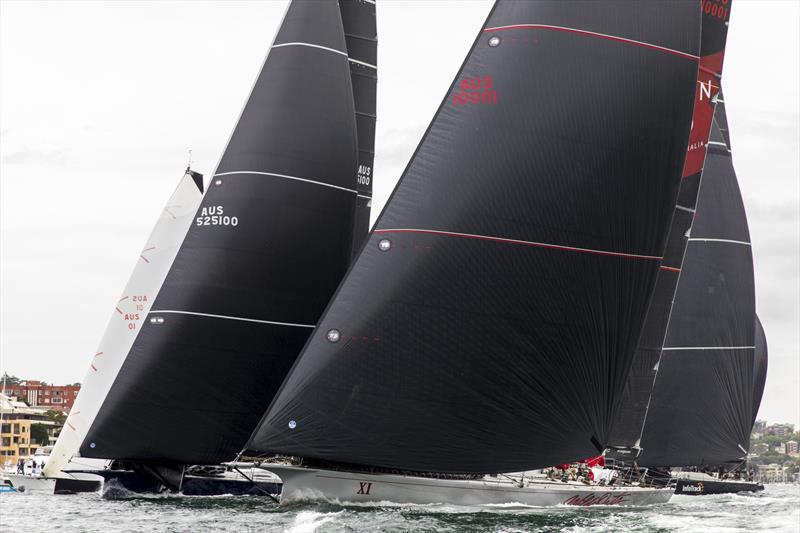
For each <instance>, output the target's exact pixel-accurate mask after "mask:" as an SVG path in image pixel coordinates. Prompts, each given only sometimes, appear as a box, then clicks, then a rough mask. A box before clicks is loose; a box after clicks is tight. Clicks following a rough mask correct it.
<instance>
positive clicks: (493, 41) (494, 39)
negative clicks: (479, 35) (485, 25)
mask: <svg viewBox="0 0 800 533" xmlns="http://www.w3.org/2000/svg"><path fill="white" fill-rule="evenodd" d="M500 40H501V39H500V37H499V36H497V35H492V36H491V37H490V38H489V46H491V47H492V48H497V47H498V46H500Z"/></svg>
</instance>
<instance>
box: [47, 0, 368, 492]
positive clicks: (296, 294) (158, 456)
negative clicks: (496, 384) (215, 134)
mask: <svg viewBox="0 0 800 533" xmlns="http://www.w3.org/2000/svg"><path fill="white" fill-rule="evenodd" d="M376 48H377V41H376V26H375V2H374V1H362V0H340V1H338V2H336V1H333V0H330V1H326V2H316V1H310V0H293V1H292V2H290V3H289V5H288V7H287V11H286V13H285V15H284V19H283V21H282V23H281V25H280V28H279V30H278V32H277V35H276V36H275V39H274V42H273V43H272V45H271V46H270V48H269V52H268V54H267V57H266V59H265V62H264V64H263V66H262V68H261V70H260V72H259V74H258V77H257V79H256V82H255V85H254V86H253V89H252V91H251V93H250V96H249V98H248V100H247V102H246V104H245V106H244V109H243V110H242V113H241V115H240V117H239V119H238V122H237V123H236V126H235V128H234V130H233V133H232V134H231V137H230V140H229V142H228V144H227V147H226V149H225V151H224V153H223V156H222V158H221V160H220V162H219V164H218V166H217V168H216V170H215V172H214V174H213V176H212V177H211V180H210V182H209V183H207V184H204V182H203V179H202V176H200V175H199V174H197V173H196V172H194V171H191V170H188V171H187V173H186V175H185V176H184V177H183V179H182V180H181V182H180V183H179V185H178V188H177V190H176V191H175V193H174V194H173V196H172V197H171V198H170V200H169V202H168V203H167V206H166V207H165V208H164V211H163V213H162V215H161V217H160V219H159V221H158V223H157V224H156V227H155V229H154V230H153V234H152V235H151V236H150V239H149V240H148V242H147V244H146V245H145V247H144V248H143V250H142V251H141V253H140V255H139V258H138V262H137V266H136V268H135V269H134V272H133V275H132V276H131V279H130V281H129V282H128V285H127V286H126V289H125V291H124V292H123V294H122V295H121V297H120V299H119V301H118V302H116V304H115V309H114V312H113V313H112V318H111V320H110V322H109V324H108V327H107V330H106V333H105V335H104V336H103V339H102V340H101V342H100V346H99V348H98V350H97V353H96V354H95V356H94V357H93V358H92V361H91V365H90V368H89V371H88V373H87V376H86V378H85V381H84V386H83V388H82V389H81V392H80V394H79V396H78V398H77V400H76V403H75V407H74V408H73V410H72V412H71V413H70V415H69V418H68V419H67V425H66V427H65V430H64V431H63V432H62V434H61V436H60V437H59V440H58V442H57V443H56V447H55V450H54V452H53V456H52V458H51V460H50V461H49V462H48V464H47V467H46V468H45V472H46V473H47V475H55V474H56V473H57V472H59V471H61V470H62V469H64V468H65V467H66V465H67V462H68V461H69V460H70V458H71V457H74V456H78V455H79V456H81V457H93V458H102V459H110V460H115V464H117V465H121V468H119V469H114V470H109V471H104V472H102V475H103V476H104V477H105V478H106V480H107V481H109V480H113V481H114V482H115V483H116V484H118V485H122V487H123V488H125V489H131V490H148V491H149V490H157V491H159V490H173V491H184V492H186V491H189V490H190V488H189V487H188V486H187V482H189V481H191V482H192V485H193V486H197V485H198V484H199V485H202V487H203V488H202V489H201V490H203V491H204V493H212V494H213V493H253V492H257V493H263V494H269V493H274V492H276V491H278V490H279V488H280V485H279V483H278V484H276V479H274V477H272V478H270V479H266V480H265V481H264V482H263V484H262V483H261V482H260V481H259V480H257V479H254V478H252V477H251V476H244V477H243V478H240V477H237V476H234V477H235V480H238V481H239V482H240V483H239V484H238V485H237V487H238V488H233V489H232V488H231V483H230V481H232V480H231V479H230V477H231V476H228V475H205V474H203V472H206V473H209V472H216V471H217V470H216V469H215V465H219V464H221V463H225V462H229V461H233V460H234V459H236V457H237V453H238V452H239V451H240V450H241V449H242V447H243V446H244V445H245V443H246V442H247V439H248V436H249V435H250V433H251V432H252V430H253V428H254V427H255V426H256V424H257V423H258V421H259V419H260V417H261V416H262V415H263V413H264V409H265V408H266V407H267V406H268V405H269V403H270V401H271V400H272V398H273V396H274V394H275V392H276V391H277V389H278V387H279V386H280V384H281V382H282V381H283V379H284V377H285V376H286V373H287V372H288V370H289V368H290V367H291V366H292V364H293V362H294V360H295V358H296V357H297V355H298V354H299V353H300V350H301V348H302V346H303V344H304V343H305V342H306V340H307V338H308V336H309V334H310V333H311V331H312V330H313V329H314V326H315V325H316V323H317V321H318V319H319V316H320V315H321V313H322V311H323V310H324V307H325V305H326V304H327V302H328V301H329V300H330V298H331V296H332V294H333V292H334V291H335V289H336V286H337V285H338V284H339V282H340V280H341V278H342V277H343V276H344V273H345V272H346V270H347V268H348V267H349V265H350V262H351V259H352V256H353V253H354V252H353V251H354V250H355V249H357V248H359V247H360V245H361V244H360V243H361V241H362V240H363V239H364V237H365V235H366V232H367V229H368V228H367V225H368V221H369V210H370V206H371V191H372V166H373V158H374V131H375V89H376V81H377V74H376V70H377V67H376V64H377V60H376ZM204 185H207V187H204ZM198 398H202V399H203V400H202V401H198V400H197V399H198ZM209 465H210V468H204V467H205V466H209ZM237 468H238V467H237ZM240 470H241V469H240ZM223 474H224V473H223ZM197 477H203V479H202V480H197V479H196V478H197ZM195 482H197V483H195ZM107 484H108V483H107ZM191 490H194V489H191Z"/></svg>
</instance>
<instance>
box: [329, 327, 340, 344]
mask: <svg viewBox="0 0 800 533" xmlns="http://www.w3.org/2000/svg"><path fill="white" fill-rule="evenodd" d="M326 338H327V339H328V342H339V339H341V338H342V334H341V333H340V332H339V330H338V329H330V330H328V333H327V335H326Z"/></svg>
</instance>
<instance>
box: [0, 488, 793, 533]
mask: <svg viewBox="0 0 800 533" xmlns="http://www.w3.org/2000/svg"><path fill="white" fill-rule="evenodd" d="M0 530H2V531H4V532H26V533H34V532H40V531H62V532H104V533H105V532H129V531H153V532H175V531H192V532H198V531H269V532H272V531H276V532H277V531H285V532H291V533H308V532H318V533H327V532H358V531H370V532H373V531H376V532H395V531H425V532H454V533H455V532H458V533H461V532H494V533H500V532H508V533H512V532H513V533H522V532H556V531H559V532H562V531H563V532H583V531H586V532H618V531H624V532H626V533H635V532H660V533H672V532H683V531H700V532H708V533H711V532H714V533H725V532H745V531H746V532H762V531H764V532H798V531H800V486H797V485H768V486H767V489H766V490H765V491H764V492H762V493H760V494H755V495H753V494H744V495H718V496H702V497H693V496H675V497H673V498H672V500H671V501H670V503H668V504H665V505H660V506H654V507H649V508H640V509H636V508H628V509H625V508H622V509H620V508H580V509H576V508H569V507H559V508H548V509H543V508H531V507H524V506H515V505H508V506H490V507H454V506H445V505H429V506H393V505H374V506H338V505H332V504H322V505H321V504H313V505H312V504H304V505H294V506H289V507H278V506H277V505H275V504H274V503H272V502H270V501H269V500H266V499H264V498H248V497H238V498H235V497H225V496H220V497H201V496H194V497H180V496H151V497H131V498H124V499H119V500H104V499H102V498H101V497H100V495H99V494H80V495H52V494H44V493H36V492H27V493H18V494H3V495H0Z"/></svg>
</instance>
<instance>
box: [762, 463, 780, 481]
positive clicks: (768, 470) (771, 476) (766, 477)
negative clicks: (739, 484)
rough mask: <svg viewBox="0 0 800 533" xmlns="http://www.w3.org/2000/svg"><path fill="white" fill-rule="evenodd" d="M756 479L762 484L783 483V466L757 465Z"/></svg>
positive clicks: (774, 464)
mask: <svg viewBox="0 0 800 533" xmlns="http://www.w3.org/2000/svg"><path fill="white" fill-rule="evenodd" d="M758 479H759V480H760V481H761V482H762V483H777V482H782V481H784V477H783V466H781V465H779V464H776V463H772V464H769V465H758Z"/></svg>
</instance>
